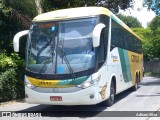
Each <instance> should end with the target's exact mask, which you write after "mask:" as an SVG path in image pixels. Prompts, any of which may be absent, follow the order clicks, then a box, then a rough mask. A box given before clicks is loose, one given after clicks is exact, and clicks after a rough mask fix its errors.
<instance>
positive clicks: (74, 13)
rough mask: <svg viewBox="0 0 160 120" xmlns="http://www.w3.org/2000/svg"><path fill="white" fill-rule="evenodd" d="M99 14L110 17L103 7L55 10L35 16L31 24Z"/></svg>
mask: <svg viewBox="0 0 160 120" xmlns="http://www.w3.org/2000/svg"><path fill="white" fill-rule="evenodd" d="M99 14H105V15H108V16H109V15H110V11H109V10H108V9H107V8H104V7H78V8H69V9H62V10H55V11H51V12H47V13H43V14H41V15H38V16H36V17H35V18H34V19H33V22H38V21H50V20H62V19H72V18H79V17H88V16H95V15H99Z"/></svg>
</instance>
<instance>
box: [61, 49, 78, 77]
mask: <svg viewBox="0 0 160 120" xmlns="http://www.w3.org/2000/svg"><path fill="white" fill-rule="evenodd" d="M60 50H61V54H62V58H63V57H64V61H65V62H66V65H67V68H68V69H69V71H70V74H71V76H72V79H74V80H75V77H76V76H75V73H74V72H73V68H72V67H71V64H70V63H69V61H68V59H67V57H66V55H65V52H64V51H63V49H62V48H60Z"/></svg>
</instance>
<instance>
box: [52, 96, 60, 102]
mask: <svg viewBox="0 0 160 120" xmlns="http://www.w3.org/2000/svg"><path fill="white" fill-rule="evenodd" d="M50 100H51V101H62V97H61V96H50Z"/></svg>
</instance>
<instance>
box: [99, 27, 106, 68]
mask: <svg viewBox="0 0 160 120" xmlns="http://www.w3.org/2000/svg"><path fill="white" fill-rule="evenodd" d="M107 46H108V28H107V27H105V28H103V29H102V32H101V37H100V46H99V48H98V68H100V67H101V66H102V65H103V64H104V62H105V61H106V57H107Z"/></svg>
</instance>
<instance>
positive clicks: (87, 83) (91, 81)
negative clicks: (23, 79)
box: [77, 76, 101, 89]
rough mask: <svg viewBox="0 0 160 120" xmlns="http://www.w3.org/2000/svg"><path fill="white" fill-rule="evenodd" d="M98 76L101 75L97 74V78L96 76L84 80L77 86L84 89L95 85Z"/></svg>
mask: <svg viewBox="0 0 160 120" xmlns="http://www.w3.org/2000/svg"><path fill="white" fill-rule="evenodd" d="M100 78H101V76H99V77H98V78H96V79H94V80H90V81H86V82H84V83H83V84H80V85H77V87H79V88H83V89H85V88H88V87H90V86H93V85H96V84H97V83H98V82H99V80H100Z"/></svg>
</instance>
